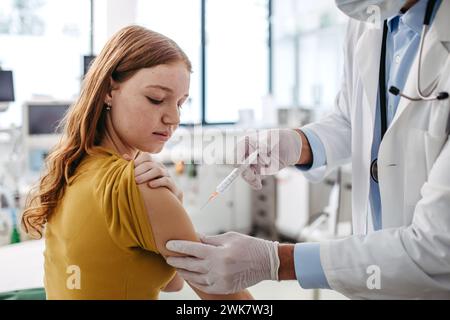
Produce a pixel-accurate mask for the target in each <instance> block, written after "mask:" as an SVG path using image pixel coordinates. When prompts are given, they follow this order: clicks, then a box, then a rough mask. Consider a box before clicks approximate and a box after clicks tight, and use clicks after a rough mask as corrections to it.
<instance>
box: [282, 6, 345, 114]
mask: <svg viewBox="0 0 450 320" xmlns="http://www.w3.org/2000/svg"><path fill="white" fill-rule="evenodd" d="M274 5H275V7H274V72H275V74H274V96H275V100H276V103H277V104H278V105H279V106H282V107H297V108H298V107H302V108H307V109H308V108H324V109H328V108H331V106H332V105H333V103H334V99H335V97H336V94H337V93H338V91H339V89H340V83H341V75H342V66H343V49H342V44H343V40H344V36H345V24H346V21H347V18H346V17H345V15H344V14H342V13H341V12H340V11H339V10H338V9H337V8H336V6H335V4H334V2H333V1H328V0H316V1H314V2H306V1H305V2H303V1H302V2H301V3H300V2H299V1H296V0H281V1H280V0H278V1H275V2H274Z"/></svg>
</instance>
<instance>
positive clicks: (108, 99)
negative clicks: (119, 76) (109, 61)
mask: <svg viewBox="0 0 450 320" xmlns="http://www.w3.org/2000/svg"><path fill="white" fill-rule="evenodd" d="M118 87H119V84H118V83H117V82H115V81H114V80H113V79H112V78H110V79H109V89H108V92H107V93H106V96H105V101H103V102H104V103H105V104H107V105H111V104H112V92H113V90H116V89H117V88H118Z"/></svg>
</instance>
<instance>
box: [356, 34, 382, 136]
mask: <svg viewBox="0 0 450 320" xmlns="http://www.w3.org/2000/svg"><path fill="white" fill-rule="evenodd" d="M382 38H383V29H382V28H377V27H368V28H367V29H366V30H365V31H364V33H363V34H362V36H361V38H360V39H359V41H358V43H357V44H356V51H355V59H356V61H357V65H358V69H359V75H360V77H361V83H362V86H363V89H364V93H365V96H366V98H367V101H366V102H367V105H368V107H369V108H370V111H371V112H370V114H371V115H372V128H366V130H367V132H372V131H373V124H374V119H375V110H376V105H377V94H378V75H379V71H380V57H381V44H382Z"/></svg>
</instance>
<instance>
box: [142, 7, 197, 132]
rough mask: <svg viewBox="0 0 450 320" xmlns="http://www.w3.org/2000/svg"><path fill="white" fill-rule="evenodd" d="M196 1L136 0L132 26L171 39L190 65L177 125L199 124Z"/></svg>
mask: <svg viewBox="0 0 450 320" xmlns="http://www.w3.org/2000/svg"><path fill="white" fill-rule="evenodd" d="M200 5H201V2H200V1H199V0H190V1H186V0H164V1H161V0H138V2H137V10H136V11H137V16H136V23H137V24H139V25H141V26H144V27H146V28H149V29H151V30H153V31H156V32H159V33H162V34H164V35H166V36H168V37H169V38H171V39H173V40H174V41H175V42H176V43H177V44H178V45H179V46H180V47H181V48H182V49H183V51H184V52H186V54H187V55H188V57H189V59H190V60H191V63H192V69H193V73H192V75H191V87H190V93H189V95H190V98H189V100H188V101H187V102H186V103H185V104H184V106H183V109H182V111H181V122H182V123H184V124H193V123H197V124H198V123H200V122H201V101H200V97H201V94H200V84H201V73H200V49H201V43H200V35H201V30H200V28H201V26H200V21H201V19H200V12H201V10H200Z"/></svg>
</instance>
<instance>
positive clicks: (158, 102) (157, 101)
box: [147, 97, 163, 104]
mask: <svg viewBox="0 0 450 320" xmlns="http://www.w3.org/2000/svg"><path fill="white" fill-rule="evenodd" d="M147 99H148V101H150V102H151V103H153V104H161V103H163V100H156V99H153V98H150V97H147Z"/></svg>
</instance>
